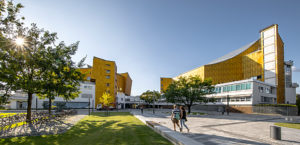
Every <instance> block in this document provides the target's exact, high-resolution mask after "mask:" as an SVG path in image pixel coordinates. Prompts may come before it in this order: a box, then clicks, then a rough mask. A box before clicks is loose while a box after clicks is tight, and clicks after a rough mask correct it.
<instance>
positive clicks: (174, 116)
mask: <svg viewBox="0 0 300 145" xmlns="http://www.w3.org/2000/svg"><path fill="white" fill-rule="evenodd" d="M179 119H180V110H179V109H178V108H177V106H176V105H174V106H173V110H172V115H171V120H172V122H173V125H174V131H176V125H177V126H178V128H179V129H180V126H179Z"/></svg>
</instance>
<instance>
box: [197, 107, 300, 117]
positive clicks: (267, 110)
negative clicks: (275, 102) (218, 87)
mask: <svg viewBox="0 0 300 145" xmlns="http://www.w3.org/2000/svg"><path fill="white" fill-rule="evenodd" d="M229 107H230V109H229V110H230V112H235V113H246V114H251V113H263V114H280V115H290V116H297V115H298V108H297V107H285V106H283V107H274V106H249V105H240V106H239V105H231V106H229ZM225 108H226V105H195V106H192V110H203V111H216V112H217V111H220V110H223V109H225Z"/></svg>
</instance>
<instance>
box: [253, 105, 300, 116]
mask: <svg viewBox="0 0 300 145" xmlns="http://www.w3.org/2000/svg"><path fill="white" fill-rule="evenodd" d="M252 110H253V112H256V113H266V114H280V115H285V116H297V115H298V108H297V107H284V106H283V107H274V106H253V108H252Z"/></svg>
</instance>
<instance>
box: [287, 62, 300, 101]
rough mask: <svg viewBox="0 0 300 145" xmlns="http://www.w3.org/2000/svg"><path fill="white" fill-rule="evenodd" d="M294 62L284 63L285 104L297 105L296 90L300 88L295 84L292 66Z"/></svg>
mask: <svg viewBox="0 0 300 145" xmlns="http://www.w3.org/2000/svg"><path fill="white" fill-rule="evenodd" d="M293 65H294V62H293V61H291V60H290V61H286V62H285V63H284V70H285V103H286V104H295V103H296V95H297V94H296V88H298V87H299V85H298V84H297V83H293V81H292V80H293V79H292V78H293V75H292V66H293Z"/></svg>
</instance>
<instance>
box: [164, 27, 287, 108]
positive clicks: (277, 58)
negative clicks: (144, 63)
mask: <svg viewBox="0 0 300 145" xmlns="http://www.w3.org/2000/svg"><path fill="white" fill-rule="evenodd" d="M260 33H261V36H260V37H261V38H260V39H258V40H256V41H254V42H252V43H250V44H248V45H246V46H243V47H242V48H240V49H237V50H235V51H233V52H231V53H229V54H227V55H225V56H223V57H220V58H218V59H216V60H215V61H213V62H211V63H208V64H207V65H204V66H201V67H199V68H196V69H193V70H191V71H188V72H185V73H183V74H180V75H179V76H176V77H174V78H173V79H174V80H176V79H178V78H179V77H187V76H195V75H198V76H200V77H201V79H203V80H204V79H208V78H210V79H212V80H213V84H220V83H227V82H233V81H239V80H245V79H250V78H256V79H257V80H260V81H263V82H266V83H270V84H273V85H276V86H277V90H278V91H277V103H284V94H285V92H284V91H285V83H284V80H285V78H284V77H285V76H284V45H283V42H282V40H281V38H280V35H279V34H278V25H271V26H269V27H267V28H265V29H263V30H261V31H260ZM264 47H266V49H265V48H264ZM265 78H266V80H265ZM161 85H162V86H161V88H162V89H161V90H162V91H164V90H166V89H167V87H168V86H166V85H167V83H166V82H164V81H161Z"/></svg>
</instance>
